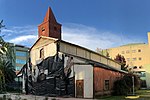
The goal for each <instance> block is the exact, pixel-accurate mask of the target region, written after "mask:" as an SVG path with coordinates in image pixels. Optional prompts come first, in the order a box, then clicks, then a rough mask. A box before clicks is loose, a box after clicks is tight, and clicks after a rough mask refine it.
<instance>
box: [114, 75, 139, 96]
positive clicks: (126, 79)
mask: <svg viewBox="0 0 150 100" xmlns="http://www.w3.org/2000/svg"><path fill="white" fill-rule="evenodd" d="M132 77H134V86H135V88H134V89H135V90H137V89H139V88H140V79H139V77H138V76H137V75H134V74H133V73H128V74H125V75H124V76H123V77H122V78H121V79H119V80H116V81H115V82H114V86H113V90H114V92H113V93H114V95H127V94H132V91H133V79H132Z"/></svg>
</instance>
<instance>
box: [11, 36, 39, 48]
mask: <svg viewBox="0 0 150 100" xmlns="http://www.w3.org/2000/svg"><path fill="white" fill-rule="evenodd" d="M36 40H37V35H23V36H18V37H16V38H13V39H11V40H9V42H11V43H15V44H22V45H25V46H31V45H32V44H33V43H34V42H35V41H36ZM31 43H32V44H31Z"/></svg>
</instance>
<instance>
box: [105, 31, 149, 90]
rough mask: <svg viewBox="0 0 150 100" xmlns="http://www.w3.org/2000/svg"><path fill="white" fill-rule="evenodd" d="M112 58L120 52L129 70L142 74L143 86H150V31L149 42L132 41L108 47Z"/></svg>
mask: <svg viewBox="0 0 150 100" xmlns="http://www.w3.org/2000/svg"><path fill="white" fill-rule="evenodd" d="M105 51H107V52H108V53H109V56H110V58H112V59H114V58H115V57H116V55H118V54H120V55H122V56H124V57H125V59H126V63H127V65H128V66H129V70H130V71H133V72H134V73H137V74H139V75H140V78H141V79H142V80H143V82H142V84H141V85H142V86H143V87H146V85H147V88H150V80H149V78H150V33H149V32H148V44H146V43H132V44H127V45H123V46H119V47H114V48H109V49H106V50H105Z"/></svg>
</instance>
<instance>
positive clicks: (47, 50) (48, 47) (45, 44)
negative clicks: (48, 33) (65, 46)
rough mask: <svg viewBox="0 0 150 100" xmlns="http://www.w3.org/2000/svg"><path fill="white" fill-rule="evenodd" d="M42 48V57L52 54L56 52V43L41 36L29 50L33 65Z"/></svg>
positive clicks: (38, 57)
mask: <svg viewBox="0 0 150 100" xmlns="http://www.w3.org/2000/svg"><path fill="white" fill-rule="evenodd" d="M42 48H43V49H44V58H47V57H49V56H54V55H55V54H56V52H57V50H56V49H57V46H56V43H54V40H50V39H43V38H41V39H40V40H39V41H38V42H37V43H36V44H35V45H34V46H33V48H32V49H31V51H30V56H31V62H32V64H33V65H36V61H38V60H40V59H41V58H40V50H41V49H42Z"/></svg>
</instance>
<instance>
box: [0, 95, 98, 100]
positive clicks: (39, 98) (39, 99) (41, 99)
mask: <svg viewBox="0 0 150 100" xmlns="http://www.w3.org/2000/svg"><path fill="white" fill-rule="evenodd" d="M3 95H4V94H0V97H3ZM6 95H7V96H6V97H7V98H10V97H11V99H12V100H20V99H19V98H21V100H23V99H27V100H45V97H44V96H35V95H24V94H21V95H18V94H6ZM48 100H94V99H83V98H62V97H48ZM95 100H96V99H95Z"/></svg>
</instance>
